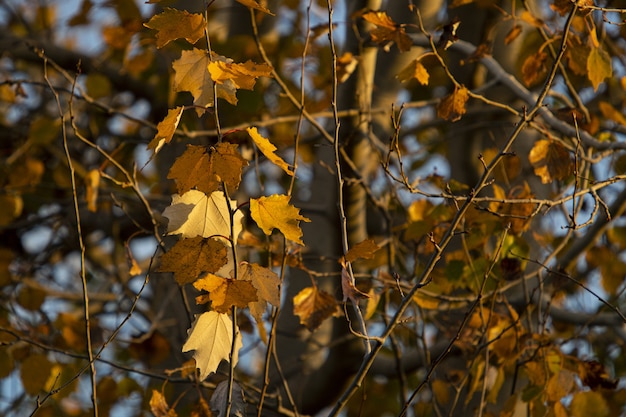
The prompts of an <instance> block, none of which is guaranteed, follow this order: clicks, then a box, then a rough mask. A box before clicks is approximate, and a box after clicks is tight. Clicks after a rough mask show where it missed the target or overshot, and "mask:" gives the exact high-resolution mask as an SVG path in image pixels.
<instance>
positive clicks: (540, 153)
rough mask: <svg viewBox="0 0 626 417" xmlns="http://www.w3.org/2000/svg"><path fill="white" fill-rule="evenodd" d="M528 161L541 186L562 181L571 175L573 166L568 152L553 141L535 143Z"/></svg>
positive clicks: (546, 140) (544, 140)
mask: <svg viewBox="0 0 626 417" xmlns="http://www.w3.org/2000/svg"><path fill="white" fill-rule="evenodd" d="M528 161H529V162H530V163H531V165H532V166H533V168H534V170H535V175H537V176H538V177H539V178H541V182H542V183H543V184H548V183H551V182H552V181H554V180H562V179H564V178H567V177H568V176H570V175H571V174H572V169H573V164H572V160H571V158H570V154H569V151H568V150H567V148H566V147H565V146H563V145H562V144H561V143H560V142H558V141H555V140H548V139H541V140H538V141H537V142H535V145H534V146H533V148H532V149H531V150H530V154H529V155H528Z"/></svg>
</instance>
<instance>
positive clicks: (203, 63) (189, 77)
mask: <svg viewBox="0 0 626 417" xmlns="http://www.w3.org/2000/svg"><path fill="white" fill-rule="evenodd" d="M209 62H211V60H210V58H209V55H208V53H207V52H205V51H202V50H200V49H196V48H193V49H192V50H190V51H183V52H182V54H181V56H180V58H179V59H177V60H176V61H174V62H173V63H172V67H173V68H174V72H175V74H174V88H175V89H176V91H189V92H190V93H191V95H192V96H193V98H194V100H193V104H195V105H196V106H199V107H205V108H206V107H211V106H213V81H212V80H211V74H209V71H208V70H207V66H208V65H209Z"/></svg>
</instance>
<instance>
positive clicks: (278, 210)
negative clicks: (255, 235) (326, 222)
mask: <svg viewBox="0 0 626 417" xmlns="http://www.w3.org/2000/svg"><path fill="white" fill-rule="evenodd" d="M250 215H251V216H252V219H253V220H254V221H255V222H256V224H257V225H258V226H259V227H260V228H261V230H263V233H265V234H266V235H268V236H269V235H271V234H272V230H274V229H278V230H280V232H281V233H282V234H283V235H285V238H287V239H289V240H291V241H293V242H296V243H297V244H299V245H304V243H303V242H302V239H301V237H302V230H301V229H300V221H304V222H310V221H311V220H310V219H308V218H306V217H304V216H302V215H301V214H300V209H298V208H296V207H294V206H292V205H291V204H289V196H286V195H282V194H274V195H272V196H269V197H260V198H258V199H256V198H251V199H250Z"/></svg>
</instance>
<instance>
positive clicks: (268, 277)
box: [238, 262, 280, 343]
mask: <svg viewBox="0 0 626 417" xmlns="http://www.w3.org/2000/svg"><path fill="white" fill-rule="evenodd" d="M238 272H239V274H240V277H239V279H240V280H243V281H250V282H251V283H252V285H253V286H254V288H256V290H257V298H258V300H257V301H254V302H251V303H250V304H249V307H250V314H252V317H254V319H255V320H256V322H257V329H258V331H259V335H260V336H261V338H262V339H263V342H265V343H267V334H266V331H265V325H264V324H263V314H265V311H266V309H267V303H268V302H269V303H271V304H273V305H274V306H276V307H278V306H279V305H280V278H279V277H278V275H276V273H274V271H272V270H271V269H268V268H264V267H262V266H260V265H257V264H249V263H247V262H242V263H241V264H240V265H239V270H238Z"/></svg>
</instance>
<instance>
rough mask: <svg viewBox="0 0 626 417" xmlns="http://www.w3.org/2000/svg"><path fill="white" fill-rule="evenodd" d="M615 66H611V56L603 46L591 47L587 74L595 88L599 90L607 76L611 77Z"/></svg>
mask: <svg viewBox="0 0 626 417" xmlns="http://www.w3.org/2000/svg"><path fill="white" fill-rule="evenodd" d="M612 75H613V68H612V66H611V57H610V56H609V54H608V53H607V52H606V51H605V50H604V49H602V48H599V47H598V48H591V50H590V51H589V56H588V57H587V76H588V77H589V81H591V85H593V90H594V91H597V90H598V86H599V85H600V83H602V81H604V79H605V78H611V76H612Z"/></svg>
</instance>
